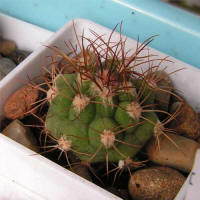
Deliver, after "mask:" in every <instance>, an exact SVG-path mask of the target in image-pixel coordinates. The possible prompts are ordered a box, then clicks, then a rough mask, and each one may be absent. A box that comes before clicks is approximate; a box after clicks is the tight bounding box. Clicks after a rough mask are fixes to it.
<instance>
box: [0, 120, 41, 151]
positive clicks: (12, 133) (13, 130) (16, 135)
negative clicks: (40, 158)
mask: <svg viewBox="0 0 200 200" xmlns="http://www.w3.org/2000/svg"><path fill="white" fill-rule="evenodd" d="M2 133H3V134H4V135H6V136H7V137H9V138H11V139H13V140H14V141H16V142H18V143H20V144H22V145H24V146H25V147H27V148H29V149H31V150H33V151H35V152H39V148H38V147H37V142H36V139H35V137H34V136H33V133H32V132H31V131H30V129H29V128H28V127H24V125H23V123H22V122H20V121H19V120H14V121H13V122H11V123H10V124H9V125H8V126H7V127H6V128H5V129H4V130H3V132H2Z"/></svg>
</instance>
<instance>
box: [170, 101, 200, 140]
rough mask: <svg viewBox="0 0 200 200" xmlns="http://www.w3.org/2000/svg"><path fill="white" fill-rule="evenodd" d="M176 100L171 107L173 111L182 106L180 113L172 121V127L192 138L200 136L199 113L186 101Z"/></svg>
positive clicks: (178, 132) (180, 133)
mask: <svg viewBox="0 0 200 200" xmlns="http://www.w3.org/2000/svg"><path fill="white" fill-rule="evenodd" d="M181 104H182V103H181V102H175V103H174V104H173V105H172V107H171V111H170V112H171V113H174V112H175V111H176V110H177V109H178V108H180V111H179V114H178V115H177V116H176V118H175V119H174V120H173V121H172V122H171V123H170V128H172V129H174V130H175V131H176V133H177V134H179V135H183V136H185V137H188V138H191V139H197V138H198V137H200V125H199V119H198V115H197V113H196V112H195V111H194V110H193V108H192V107H191V106H190V105H189V104H188V103H187V102H184V103H183V105H181Z"/></svg>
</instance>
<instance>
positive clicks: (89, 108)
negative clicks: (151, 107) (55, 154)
mask: <svg viewBox="0 0 200 200" xmlns="http://www.w3.org/2000/svg"><path fill="white" fill-rule="evenodd" d="M108 63H109V65H111V63H112V62H108ZM113 63H115V62H113ZM102 66H103V68H101V72H99V73H97V72H98V70H99V68H97V67H96V68H95V70H93V72H92V73H90V75H91V77H92V78H88V79H87V78H86V79H83V80H82V79H81V76H80V73H78V72H76V73H74V74H63V75H60V76H58V77H56V79H55V81H54V82H55V86H54V87H55V88H54V90H55V91H56V92H55V94H54V95H52V98H51V101H50V105H49V110H48V113H47V117H46V121H45V126H46V129H47V130H48V132H49V133H50V134H51V135H52V136H53V137H54V138H56V140H57V141H58V146H59V148H60V149H61V150H62V151H66V152H67V151H69V150H72V151H73V152H74V153H76V155H77V156H78V157H79V158H80V159H81V160H84V161H88V162H91V163H93V162H100V161H105V160H106V159H108V161H111V162H118V161H119V160H125V159H126V158H128V157H134V156H135V155H136V154H137V153H138V152H139V150H140V149H141V148H142V147H143V146H144V144H145V143H146V142H147V141H148V140H149V139H150V138H151V137H152V135H153V132H154V127H155V124H156V122H157V116H156V114H155V113H154V112H143V111H145V110H143V108H142V105H141V104H140V101H141V99H140V98H138V96H137V92H136V89H137V91H138V87H139V84H137V85H136V84H134V81H133V80H132V81H127V82H126V80H123V78H122V77H120V74H117V72H116V71H117V70H112V73H110V74H111V75H109V73H108V72H110V71H109V68H111V67H110V66H108V67H106V64H105V63H104V64H103V65H102ZM98 67H99V66H98ZM99 74H100V75H99ZM119 77H120V78H119ZM121 79H122V80H121ZM129 79H130V78H129ZM124 82H126V84H124ZM124 85H125V86H124ZM140 85H141V81H140ZM149 90H150V89H149ZM49 93H50V92H49ZM146 93H147V92H146V91H145V92H144V93H143V96H142V99H144V98H145V95H146ZM48 96H51V94H48ZM150 98H151V99H150V101H149V102H148V100H146V101H145V104H147V102H148V103H152V101H153V95H150Z"/></svg>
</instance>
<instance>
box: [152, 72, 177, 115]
mask: <svg viewBox="0 0 200 200" xmlns="http://www.w3.org/2000/svg"><path fill="white" fill-rule="evenodd" d="M156 78H157V79H158V80H159V81H158V82H157V83H156V84H157V86H158V87H159V88H160V89H162V90H167V91H169V92H163V91H161V90H156V92H155V103H156V104H157V105H158V106H157V107H158V109H161V110H164V111H168V107H169V102H170V97H171V94H170V92H171V91H172V89H173V85H172V81H171V79H170V78H169V76H168V74H167V73H165V72H163V71H158V72H157V73H156Z"/></svg>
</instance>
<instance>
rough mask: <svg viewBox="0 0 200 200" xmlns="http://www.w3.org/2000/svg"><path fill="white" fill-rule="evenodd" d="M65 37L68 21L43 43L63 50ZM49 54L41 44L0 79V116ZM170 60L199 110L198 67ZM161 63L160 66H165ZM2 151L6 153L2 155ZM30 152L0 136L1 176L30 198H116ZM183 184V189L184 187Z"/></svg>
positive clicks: (130, 43) (86, 24)
mask: <svg viewBox="0 0 200 200" xmlns="http://www.w3.org/2000/svg"><path fill="white" fill-rule="evenodd" d="M75 23H76V31H77V33H78V34H82V32H83V29H84V33H85V35H87V37H93V35H92V34H91V33H90V31H89V29H92V30H94V31H96V32H97V33H98V34H100V35H101V34H105V33H107V35H106V36H105V38H108V36H109V33H110V31H111V30H109V29H107V28H105V27H103V26H100V25H98V24H95V23H94V22H91V21H88V20H84V19H77V20H75ZM118 38H119V34H118V33H114V34H113V37H112V39H113V40H114V41H116V40H117V39H118ZM67 40H70V41H71V42H72V43H73V44H76V43H77V42H76V39H75V36H74V32H73V25H72V22H71V21H70V22H68V23H67V24H66V25H64V27H63V28H61V29H60V30H59V31H58V32H57V33H56V34H55V35H53V36H52V37H51V38H50V40H49V41H48V42H46V45H48V46H54V45H56V46H58V47H60V48H63V49H65V45H64V41H67ZM135 47H136V41H134V40H132V39H129V38H128V40H127V49H134V48H135ZM151 53H152V54H156V55H159V57H161V58H164V57H165V56H166V55H165V54H163V53H161V52H159V51H156V50H154V49H151ZM51 54H52V51H51V50H49V49H48V48H45V47H44V46H41V47H40V48H38V49H37V50H36V51H34V53H33V54H32V55H31V56H29V57H28V58H27V59H26V60H25V61H24V62H23V63H21V66H20V67H18V68H16V69H15V70H13V71H12V72H11V73H10V74H9V75H8V76H7V77H6V78H4V79H3V81H2V82H0V94H1V97H2V98H1V102H0V115H1V116H2V117H3V111H2V106H3V104H4V102H5V100H6V99H7V97H8V96H9V95H10V94H11V93H12V92H13V91H15V90H16V89H17V88H19V87H20V86H21V85H22V81H20V80H26V79H27V75H28V76H29V77H35V76H36V75H39V74H40V67H41V66H42V64H44V61H43V58H45V56H47V55H48V56H49V55H51ZM170 60H172V61H173V62H174V63H173V64H169V63H168V65H170V66H171V67H169V68H167V71H169V72H171V71H174V70H176V69H180V68H182V67H184V68H185V70H182V71H180V72H178V73H176V74H173V75H172V76H171V78H172V80H173V82H174V85H175V87H176V88H177V89H178V90H180V91H181V93H182V95H183V96H184V97H185V98H186V100H187V101H188V102H189V103H190V104H191V105H192V106H193V107H194V108H195V110H197V111H200V100H199V99H200V80H199V77H200V70H199V69H196V68H194V67H192V66H190V65H187V64H185V63H183V62H181V61H178V60H176V59H174V58H170ZM165 64H166V63H165ZM165 64H164V65H163V66H162V67H165ZM194 86H195V88H194ZM4 152H6V154H5V153H4ZM32 153H33V152H31V151H30V150H28V149H27V148H25V147H23V146H21V145H20V144H16V143H15V142H14V141H11V140H10V139H8V138H6V137H4V136H2V135H0V160H1V164H0V173H1V174H3V175H4V177H7V178H9V180H14V181H15V183H17V184H19V185H20V186H22V188H25V189H27V190H28V191H30V192H31V193H32V194H35V195H38V197H36V198H35V197H33V198H32V199H39V197H40V198H41V199H52V200H53V199H59V200H62V199H63V200H64V199H71V200H73V199H79V200H83V199H87V200H89V199H94V198H95V199H96V200H102V199H118V197H116V196H114V195H112V194H111V193H109V192H106V191H105V190H103V189H101V188H99V187H98V186H96V185H94V184H92V183H90V182H88V181H87V180H84V179H82V178H81V177H79V176H77V175H75V174H73V173H71V172H70V171H68V170H66V169H64V168H62V167H60V166H59V165H57V164H55V163H53V162H51V161H49V160H48V159H46V158H44V157H42V156H40V155H38V156H31V154H32ZM186 186H187V185H186ZM186 186H184V187H183V188H186ZM184 192H185V189H183V190H181V193H180V194H179V197H178V198H177V199H176V200H182V199H183V195H184Z"/></svg>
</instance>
